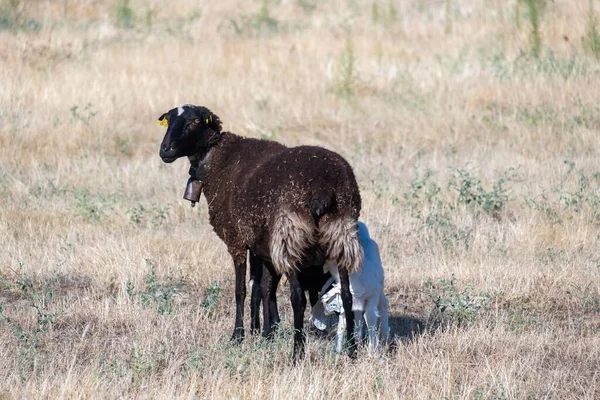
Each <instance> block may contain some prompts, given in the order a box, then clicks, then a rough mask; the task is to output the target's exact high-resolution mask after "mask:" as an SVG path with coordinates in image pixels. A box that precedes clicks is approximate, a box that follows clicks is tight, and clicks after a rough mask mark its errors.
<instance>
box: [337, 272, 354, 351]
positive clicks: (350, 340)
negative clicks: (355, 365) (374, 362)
mask: <svg viewBox="0 0 600 400" xmlns="http://www.w3.org/2000/svg"><path fill="white" fill-rule="evenodd" d="M338 270H339V273H340V288H341V295H342V305H343V307H344V315H345V316H346V340H347V348H348V355H349V356H350V357H351V358H354V357H356V341H355V339H354V334H353V331H354V313H353V312H352V293H351V292H350V280H349V278H348V271H347V270H346V268H338Z"/></svg>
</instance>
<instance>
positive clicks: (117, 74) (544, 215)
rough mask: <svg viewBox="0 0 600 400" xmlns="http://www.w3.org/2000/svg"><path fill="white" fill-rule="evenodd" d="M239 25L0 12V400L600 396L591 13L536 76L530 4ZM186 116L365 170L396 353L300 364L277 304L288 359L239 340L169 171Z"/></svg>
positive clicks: (180, 170)
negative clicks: (191, 107) (212, 118)
mask: <svg viewBox="0 0 600 400" xmlns="http://www.w3.org/2000/svg"><path fill="white" fill-rule="evenodd" d="M213 3H214V2H213ZM239 3H240V4H236V2H234V1H227V0H226V1H220V2H218V4H215V5H209V2H206V4H204V5H202V4H198V3H197V2H193V1H189V0H185V1H179V2H175V3H174V4H171V3H169V5H167V4H165V3H164V2H159V1H155V0H147V1H145V0H132V1H131V2H127V1H124V0H119V1H112V2H110V4H104V3H103V2H94V1H89V0H61V1H51V2H43V1H31V2H29V1H27V2H25V1H23V0H21V1H19V0H16V1H15V0H11V1H6V0H3V1H1V2H0V11H1V13H0V15H2V16H1V17H0V120H1V121H2V122H1V123H0V201H1V203H2V207H0V238H2V246H1V251H0V307H1V308H0V311H1V313H0V347H1V348H2V349H3V352H2V357H0V398H24V397H27V398H38V397H42V398H73V397H83V398H117V397H126V398H150V397H153V398H175V397H176V398H215V399H221V398H241V399H249V398H285V399H290V398H292V399H293V398H299V399H300V398H301V399H304V398H325V397H335V398H352V399H359V398H411V399H412V398H423V399H432V398H434V399H437V398H452V399H462V398H469V399H471V398H476V399H509V398H510V399H512V398H556V399H565V398H573V399H582V398H587V399H593V398H599V397H600V383H599V379H600V375H599V373H598V371H600V336H599V330H600V283H599V282H600V250H599V248H600V247H599V245H598V243H599V239H600V234H599V229H600V215H599V210H600V208H599V205H600V164H599V162H598V160H599V159H600V158H599V153H600V146H599V142H598V139H597V137H598V136H597V131H598V128H599V127H600V106H599V105H598V102H597V93H598V91H599V90H600V81H599V77H600V74H599V73H600V64H599V62H598V61H597V60H596V59H595V58H594V57H593V55H590V54H588V53H586V52H585V51H584V49H583V47H582V40H581V38H582V36H583V35H584V34H585V32H586V27H585V24H586V21H587V20H588V19H587V12H588V2H587V1H583V0H580V1H577V2H571V1H566V0H560V1H559V0H556V1H552V2H547V4H546V7H545V10H544V12H543V14H542V19H541V38H542V53H541V56H540V58H539V59H535V58H534V57H532V56H531V55H530V53H529V46H530V45H529V43H530V42H529V40H530V39H529V38H530V33H529V32H530V31H529V22H528V13H527V9H526V6H525V5H524V2H519V3H516V2H515V1H508V2H505V1H484V0H472V1H466V0H462V1H459V0H448V1H441V0H439V1H427V2H425V1H417V0H414V1H392V0H389V1H388V0H378V1H377V2H374V1H368V2H366V1H365V2H357V1H348V2H317V1H312V0H302V1H301V0H297V1H292V0H289V1H288V0H284V1H275V0H269V1H266V0H265V1H258V0H257V1H253V2H239ZM322 3H323V4H322ZM265 7H266V8H265ZM597 8H598V7H597ZM343 60H346V61H343ZM348 60H351V61H348ZM183 103H196V104H201V105H205V106H208V107H209V108H211V109H212V110H213V111H214V112H216V113H217V114H218V115H219V116H220V117H221V118H222V120H223V121H224V127H225V129H227V130H231V131H233V132H236V133H239V134H244V135H248V136H254V137H266V138H272V139H276V140H279V141H281V142H283V143H286V144H288V145H295V144H318V145H322V146H325V147H327V148H330V149H332V150H335V151H337V152H339V153H341V154H342V155H344V156H345V157H346V158H347V159H348V160H349V161H350V163H351V164H352V165H353V167H354V169H355V172H356V175H357V178H358V180H359V184H360V187H361V191H362V197H363V210H362V218H363V219H364V220H365V221H367V223H368V224H369V227H370V230H371V232H372V235H373V236H374V238H375V239H376V240H377V241H378V242H379V245H380V248H381V251H382V257H383V260H384V263H385V268H386V279H387V281H386V293H387V294H388V297H389V299H390V306H391V310H390V311H391V318H392V325H393V332H394V335H395V342H394V346H392V348H391V349H390V351H389V352H386V353H385V354H383V355H382V356H378V355H375V354H369V353H368V352H366V351H363V350H361V353H360V358H359V359H358V360H357V361H354V362H352V361H350V360H348V359H347V358H346V357H344V356H341V357H340V356H336V355H335V354H334V353H332V351H331V347H332V340H331V339H325V338H321V337H318V336H317V335H315V334H314V333H310V335H309V339H308V340H309V348H308V353H307V357H306V359H305V360H303V361H302V362H301V363H300V364H299V365H298V366H292V365H291V364H290V353H291V340H290V329H291V328H290V326H291V321H290V313H291V310H290V306H289V301H288V298H287V291H286V289H287V288H286V287H283V288H282V291H281V295H280V299H279V301H280V309H281V311H282V314H283V318H284V322H285V325H284V327H283V328H282V330H281V334H280V336H279V337H278V338H277V339H276V340H275V341H274V342H272V343H267V342H264V341H262V340H261V339H260V338H256V337H250V338H248V339H247V340H246V341H245V342H244V343H243V344H242V345H241V346H233V345H231V344H230V343H229V342H228V338H229V335H230V333H231V329H232V328H233V290H232V289H233V268H232V266H231V260H230V258H229V256H228V255H227V253H226V251H225V248H224V246H223V244H222V243H221V242H220V241H219V240H218V238H217V237H216V235H214V233H213V232H212V229H211V227H210V225H209V223H208V218H207V210H206V204H205V203H204V201H202V202H201V203H200V204H199V206H198V207H196V208H195V209H191V208H190V206H189V204H187V203H186V202H185V201H184V200H183V199H181V195H182V193H183V189H184V185H185V182H186V180H187V166H186V162H185V161H183V160H181V161H178V162H176V163H175V164H173V165H168V166H167V165H165V164H163V163H162V162H161V160H160V159H159V157H158V154H157V153H158V145H159V143H160V141H161V139H162V135H163V133H164V132H163V129H162V128H160V127H159V126H158V125H157V124H156V118H157V117H158V116H159V115H160V114H161V113H163V112H164V111H165V110H168V109H170V108H172V107H174V106H177V105H180V104H183ZM501 179H505V181H504V182H503V184H502V185H501V186H499V184H498V183H499V182H500V180H501ZM494 185H496V186H494ZM461 190H462V196H461V195H460V193H461ZM214 281H218V287H217V288H216V289H214V290H213V291H212V297H211V292H210V290H209V291H207V289H210V288H211V285H212V283H213V282H214ZM220 289H222V292H220V291H219V290H220ZM246 325H248V322H246Z"/></svg>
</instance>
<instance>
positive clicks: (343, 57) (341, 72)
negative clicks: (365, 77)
mask: <svg viewBox="0 0 600 400" xmlns="http://www.w3.org/2000/svg"><path fill="white" fill-rule="evenodd" d="M358 78H359V75H358V71H357V70H356V56H355V55H354V45H353V44H352V39H351V38H350V36H348V37H347V38H346V43H345V45H344V48H343V50H342V52H341V53H340V55H339V58H338V63H337V66H336V68H335V77H334V82H333V85H334V91H335V93H336V94H338V95H340V96H342V97H346V98H348V97H352V96H354V92H355V89H356V83H357V81H358Z"/></svg>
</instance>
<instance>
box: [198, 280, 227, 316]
mask: <svg viewBox="0 0 600 400" xmlns="http://www.w3.org/2000/svg"><path fill="white" fill-rule="evenodd" d="M222 295H223V289H222V288H221V287H220V285H219V281H213V283H211V285H210V286H209V287H207V288H206V290H205V298H204V300H202V304H201V305H202V307H204V309H205V310H206V312H207V314H208V316H209V317H212V316H213V314H214V313H215V310H216V309H217V305H218V304H219V301H220V300H221V297H222Z"/></svg>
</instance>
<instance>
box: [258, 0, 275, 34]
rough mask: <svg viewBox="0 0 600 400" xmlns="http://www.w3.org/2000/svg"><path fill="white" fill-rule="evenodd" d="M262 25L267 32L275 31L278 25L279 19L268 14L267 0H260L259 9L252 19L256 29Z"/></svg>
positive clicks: (260, 28)
mask: <svg viewBox="0 0 600 400" xmlns="http://www.w3.org/2000/svg"><path fill="white" fill-rule="evenodd" d="M263 27H264V28H266V29H267V30H268V31H269V32H277V28H278V27H279V21H277V20H276V19H275V18H273V17H271V15H270V14H269V0H262V5H261V7H260V11H259V12H258V14H256V17H255V19H254V28H255V29H256V31H258V32H260V31H261V30H262V29H263Z"/></svg>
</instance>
